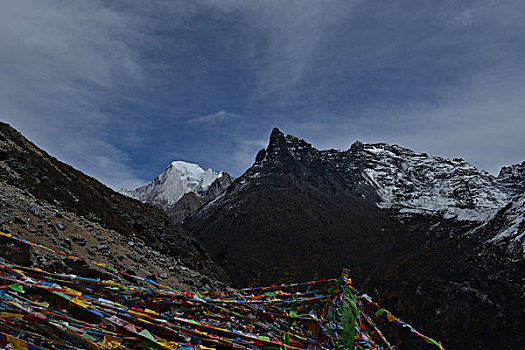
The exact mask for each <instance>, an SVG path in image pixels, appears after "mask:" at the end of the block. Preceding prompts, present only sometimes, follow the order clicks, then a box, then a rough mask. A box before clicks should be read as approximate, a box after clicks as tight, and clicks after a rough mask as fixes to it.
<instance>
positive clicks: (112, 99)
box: [0, 0, 525, 188]
mask: <svg viewBox="0 0 525 350" xmlns="http://www.w3.org/2000/svg"><path fill="white" fill-rule="evenodd" d="M524 13H525V1H522V0H516V1H504V0H495V1H484V0H477V1H468V0H463V1H421V0H414V1H370V0H366V1H365V0H363V1H360V0H356V1H353V0H344V1H336V0H334V1H331V0H323V1H311V0H283V1H280V0H260V1H255V0H209V1H201V0H187V1H176V0H174V1H160V0H159V1H157V0H148V1H138V0H136V1H130V0H122V1H120V0H118V1H117V0H108V1H102V0H100V1H98V0H92V1H60V0H33V1H29V0H11V1H10V0H6V1H2V2H1V3H0V120H2V121H6V122H8V123H10V124H11V125H13V126H14V127H15V128H17V129H18V130H20V131H21V132H22V133H23V134H24V135H26V136H27V137H28V138H30V139H31V140H32V141H33V142H35V143H36V144H37V145H39V146H40V147H42V148H44V149H45V150H47V151H48V152H49V153H51V154H52V155H54V156H56V157H58V158H59V159H61V160H63V161H65V162H67V163H69V164H72V165H73V166H75V167H76V168H78V169H80V170H82V171H84V172H86V173H88V174H89V175H92V176H94V177H96V178H98V179H99V180H101V181H102V182H104V183H106V184H107V185H109V186H111V187H113V188H120V187H128V188H131V187H135V186H137V185H139V184H143V183H145V182H149V181H151V180H152V179H153V177H155V176H156V175H157V174H158V173H159V172H161V171H162V170H163V169H164V168H165V167H166V166H167V165H168V164H169V163H170V162H171V161H172V160H185V161H190V162H196V163H198V164H200V165H201V166H202V167H204V168H208V167H211V168H213V169H216V170H221V169H226V170H227V171H229V172H230V173H231V174H233V175H234V176H239V175H240V174H241V173H242V172H243V171H244V170H245V169H246V168H247V167H249V166H250V165H251V164H252V162H253V159H254V157H255V154H256V152H257V150H258V149H260V148H263V147H265V145H266V143H267V140H268V136H269V133H270V131H271V129H272V127H274V126H277V127H279V128H280V129H281V130H283V131H284V132H285V133H289V134H293V135H296V136H299V137H302V138H305V139H306V140H308V141H309V142H311V143H312V144H313V145H314V146H316V147H318V148H337V149H347V148H348V147H349V146H350V144H351V143H353V142H354V141H355V140H360V141H363V142H388V143H395V144H399V145H402V146H406V147H409V148H412V149H415V150H417V151H420V152H427V153H429V154H431V155H439V156H445V157H462V158H464V159H465V160H467V161H469V162H471V163H472V164H474V165H476V166H478V167H480V168H482V169H485V170H487V171H489V172H492V173H497V171H498V169H499V168H500V167H501V166H502V165H505V164H512V163H518V162H521V161H523V160H525V136H524V135H525V132H524V130H525V21H524V20H523V14H524Z"/></svg>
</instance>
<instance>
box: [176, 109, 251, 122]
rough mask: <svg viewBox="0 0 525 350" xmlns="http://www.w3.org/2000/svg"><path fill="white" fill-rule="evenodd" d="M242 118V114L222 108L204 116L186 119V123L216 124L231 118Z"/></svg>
mask: <svg viewBox="0 0 525 350" xmlns="http://www.w3.org/2000/svg"><path fill="white" fill-rule="evenodd" d="M239 118H242V116H241V115H239V114H236V113H231V112H227V111H225V110H220V111H218V112H216V113H212V114H207V115H204V116H202V117H197V118H192V119H188V120H186V121H185V123H186V124H200V123H203V124H216V123H219V122H225V121H229V120H230V119H239Z"/></svg>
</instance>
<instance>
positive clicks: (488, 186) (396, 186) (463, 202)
mask: <svg viewBox="0 0 525 350" xmlns="http://www.w3.org/2000/svg"><path fill="white" fill-rule="evenodd" d="M361 146H362V148H361V150H360V154H359V156H360V158H362V159H363V160H364V161H363V165H364V169H363V170H362V171H363V174H364V177H365V179H366V180H367V181H368V182H369V183H370V184H372V185H373V186H374V187H375V188H376V190H377V192H378V194H379V196H380V197H381V199H382V201H381V202H379V203H378V206H379V207H381V208H397V209H400V210H401V212H406V213H421V214H428V213H438V214H441V215H442V216H443V217H445V218H455V219H457V220H468V221H485V220H488V219H490V218H491V217H492V216H493V215H494V214H495V213H496V212H497V211H498V210H499V209H500V208H501V207H503V206H504V205H505V204H506V203H507V202H508V201H509V200H511V193H510V192H511V191H509V190H508V189H507V188H505V187H504V186H502V185H501V184H500V183H499V182H498V181H497V179H496V178H495V177H494V176H492V175H490V174H488V173H487V172H485V171H480V170H478V169H477V168H475V167H474V166H472V165H470V164H468V163H467V162H465V161H464V160H462V159H454V160H448V159H443V158H440V157H429V156H428V155H427V154H425V153H417V152H414V151H412V150H409V149H406V148H402V147H399V146H396V145H392V146H391V145H387V144H361Z"/></svg>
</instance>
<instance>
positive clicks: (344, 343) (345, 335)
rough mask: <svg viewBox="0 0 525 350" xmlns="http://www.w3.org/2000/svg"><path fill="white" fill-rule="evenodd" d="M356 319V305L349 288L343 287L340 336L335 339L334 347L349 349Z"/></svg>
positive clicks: (352, 342)
mask: <svg viewBox="0 0 525 350" xmlns="http://www.w3.org/2000/svg"><path fill="white" fill-rule="evenodd" d="M356 320H357V305H356V303H355V297H354V294H353V293H352V291H351V289H350V288H348V287H345V288H343V311H342V314H341V328H342V333H341V337H340V338H339V339H338V341H337V345H336V349H341V350H343V349H344V350H349V349H352V346H353V345H354V338H355V332H356V330H355V324H356Z"/></svg>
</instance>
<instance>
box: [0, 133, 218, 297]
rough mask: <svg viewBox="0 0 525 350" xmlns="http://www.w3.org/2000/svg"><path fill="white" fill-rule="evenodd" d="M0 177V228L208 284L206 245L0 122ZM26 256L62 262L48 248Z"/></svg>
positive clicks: (189, 283)
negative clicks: (41, 253)
mask: <svg viewBox="0 0 525 350" xmlns="http://www.w3.org/2000/svg"><path fill="white" fill-rule="evenodd" d="M0 180H1V182H0V189H1V191H2V195H1V199H0V200H1V201H2V210H1V212H0V213H1V216H0V223H1V225H2V227H1V228H2V230H3V231H7V232H13V233H15V234H16V235H19V236H21V237H22V238H27V239H30V240H36V241H37V242H38V243H46V244H49V245H50V246H51V247H52V248H55V249H57V250H64V249H65V250H68V251H71V252H73V253H74V254H78V255H79V256H80V257H86V258H89V259H95V258H97V259H100V260H101V261H102V262H106V263H109V264H111V265H112V266H116V267H120V268H122V269H123V270H126V271H133V270H135V271H137V272H138V273H142V274H143V275H146V274H147V275H148V276H150V277H152V278H155V279H157V280H158V279H165V280H169V281H171V282H173V283H174V284H175V285H180V286H186V287H189V288H191V287H194V285H195V284H197V285H199V286H201V287H202V286H204V285H206V284H208V285H209V286H213V285H216V284H217V281H218V280H219V279H220V278H219V276H220V275H221V273H220V270H219V269H217V267H216V266H215V264H214V263H213V262H212V261H211V259H210V257H209V255H208V253H207V252H206V249H204V248H203V247H202V246H201V245H200V244H199V243H198V242H197V241H196V240H195V239H194V238H193V237H192V236H191V234H189V233H188V232H187V231H185V230H184V229H182V228H181V227H176V226H173V225H171V224H170V222H169V219H168V217H167V215H166V214H165V213H164V212H163V211H162V210H159V209H157V208H155V207H152V206H150V205H147V204H143V203H141V202H139V201H137V200H134V199H131V198H129V197H126V196H123V195H121V194H118V193H116V192H114V191H113V190H111V189H110V188H108V187H106V186H104V185H103V184H101V183H100V182H98V181H97V180H95V179H93V178H91V177H89V176H86V175H85V174H83V173H81V172H80V171H78V170H76V169H74V168H72V167H70V166H69V165H67V164H64V163H62V162H60V161H58V160H57V159H55V158H53V157H51V156H50V155H48V154H47V153H45V152H44V151H43V150H41V149H39V148H38V147H36V146H35V145H34V144H33V143H31V142H30V141H28V140H27V139H26V138H24V137H23V136H22V135H21V134H20V133H19V132H18V131H16V130H14V129H13V128H11V127H10V126H9V125H7V124H5V123H1V124H0ZM31 259H44V260H46V261H48V263H50V264H56V268H57V269H58V270H60V269H65V270H67V268H68V266H67V264H64V263H63V262H61V259H58V260H57V259H54V260H53V259H52V260H49V259H51V255H47V256H45V257H43V258H42V257H41V256H40V257H39V256H35V255H31ZM34 261H35V262H37V261H38V262H39V263H43V261H40V260H34ZM199 276H200V277H199Z"/></svg>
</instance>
